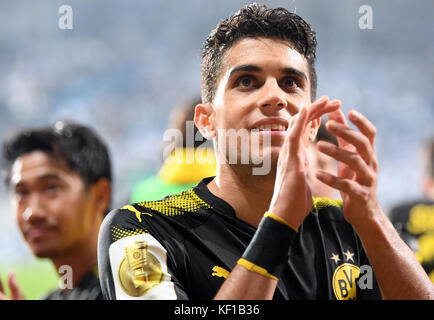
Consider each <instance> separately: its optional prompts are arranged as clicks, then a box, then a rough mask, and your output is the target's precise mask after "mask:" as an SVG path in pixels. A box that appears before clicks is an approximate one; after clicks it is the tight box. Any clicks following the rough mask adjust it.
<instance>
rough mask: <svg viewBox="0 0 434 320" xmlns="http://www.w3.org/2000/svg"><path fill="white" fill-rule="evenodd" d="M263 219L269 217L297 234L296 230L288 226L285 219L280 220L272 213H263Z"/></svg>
mask: <svg viewBox="0 0 434 320" xmlns="http://www.w3.org/2000/svg"><path fill="white" fill-rule="evenodd" d="M264 217H270V218H272V219H274V220H276V221H278V222H280V223H283V224H284V225H287V226H288V227H290V228H291V229H292V230H294V231H295V232H298V229H297V228H295V227H294V226H292V225H290V224H289V223H288V222H287V221H286V220H285V219H282V218H281V217H279V216H276V215H275V214H274V213H271V212H269V211H267V212H265V214H264Z"/></svg>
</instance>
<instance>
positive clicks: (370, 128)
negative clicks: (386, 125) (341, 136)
mask: <svg viewBox="0 0 434 320" xmlns="http://www.w3.org/2000/svg"><path fill="white" fill-rule="evenodd" d="M348 118H349V119H350V120H351V122H352V123H354V124H355V125H356V127H357V128H358V129H359V130H360V132H361V133H363V135H364V136H365V137H367V138H368V140H369V142H370V144H371V146H372V148H375V136H376V135H377V129H376V128H375V126H374V125H373V124H372V122H371V121H369V120H368V119H367V118H366V117H365V116H363V115H362V114H361V113H360V112H357V111H356V110H350V112H349V113H348Z"/></svg>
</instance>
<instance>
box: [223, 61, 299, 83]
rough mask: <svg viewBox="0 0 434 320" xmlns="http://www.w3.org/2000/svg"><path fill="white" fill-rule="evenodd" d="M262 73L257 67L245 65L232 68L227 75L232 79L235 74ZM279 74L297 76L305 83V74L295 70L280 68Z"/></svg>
mask: <svg viewBox="0 0 434 320" xmlns="http://www.w3.org/2000/svg"><path fill="white" fill-rule="evenodd" d="M262 71H263V70H262V69H261V68H260V67H258V66H255V65H253V64H245V65H241V66H238V67H235V68H233V69H232V70H231V72H230V74H229V78H230V77H232V76H233V75H234V74H235V73H237V72H262ZM279 72H280V73H282V74H287V75H297V76H299V77H302V78H304V79H305V80H306V81H307V76H306V74H305V73H304V72H303V71H300V70H298V69H295V68H280V69H279Z"/></svg>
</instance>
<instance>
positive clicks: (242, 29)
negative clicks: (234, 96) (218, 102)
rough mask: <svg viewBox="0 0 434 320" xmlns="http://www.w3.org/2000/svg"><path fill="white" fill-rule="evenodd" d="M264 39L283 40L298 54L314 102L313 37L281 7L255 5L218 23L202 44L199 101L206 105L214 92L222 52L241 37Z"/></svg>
mask: <svg viewBox="0 0 434 320" xmlns="http://www.w3.org/2000/svg"><path fill="white" fill-rule="evenodd" d="M255 37H266V38H276V39H280V40H285V41H288V42H290V43H291V45H292V46H293V47H294V49H295V50H297V51H298V52H299V53H300V54H302V55H303V56H304V57H305V58H306V60H307V62H308V65H309V78H310V83H311V99H312V101H313V100H315V96H316V88H317V76H316V71H315V51H316V35H315V31H314V30H313V29H312V28H311V27H310V25H309V24H308V23H307V22H306V21H304V20H303V19H302V18H301V17H299V16H298V15H296V14H294V13H291V12H289V11H288V10H286V9H285V8H275V9H270V8H268V7H267V6H265V5H258V4H256V3H254V4H251V5H248V6H246V7H244V8H242V9H241V10H240V11H238V12H237V13H235V14H234V15H232V16H230V17H229V18H228V19H226V20H223V21H220V22H219V24H218V25H217V27H216V28H215V29H214V30H213V31H211V34H210V35H209V36H208V38H207V39H206V41H205V44H204V49H203V54H202V71H201V72H202V100H203V102H205V103H210V102H212V101H213V99H214V97H215V93H216V90H217V78H218V76H219V75H220V72H221V69H222V59H223V56H224V53H225V52H226V50H228V49H229V48H230V47H231V46H232V45H234V44H235V42H237V41H239V40H241V39H243V38H255Z"/></svg>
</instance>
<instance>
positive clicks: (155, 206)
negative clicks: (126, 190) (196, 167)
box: [138, 188, 211, 216]
mask: <svg viewBox="0 0 434 320" xmlns="http://www.w3.org/2000/svg"><path fill="white" fill-rule="evenodd" d="M138 205H139V206H142V207H144V208H147V209H150V210H154V211H158V212H160V213H162V214H164V215H166V216H178V215H184V214H188V213H197V212H199V209H210V208H211V206H210V205H209V204H208V203H206V202H205V201H204V200H202V199H201V198H200V197H199V196H198V195H197V194H196V193H195V192H194V190H193V188H191V189H189V190H187V191H183V192H181V193H179V194H175V195H170V196H168V197H167V198H166V199H163V200H157V201H143V202H140V203H138Z"/></svg>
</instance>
